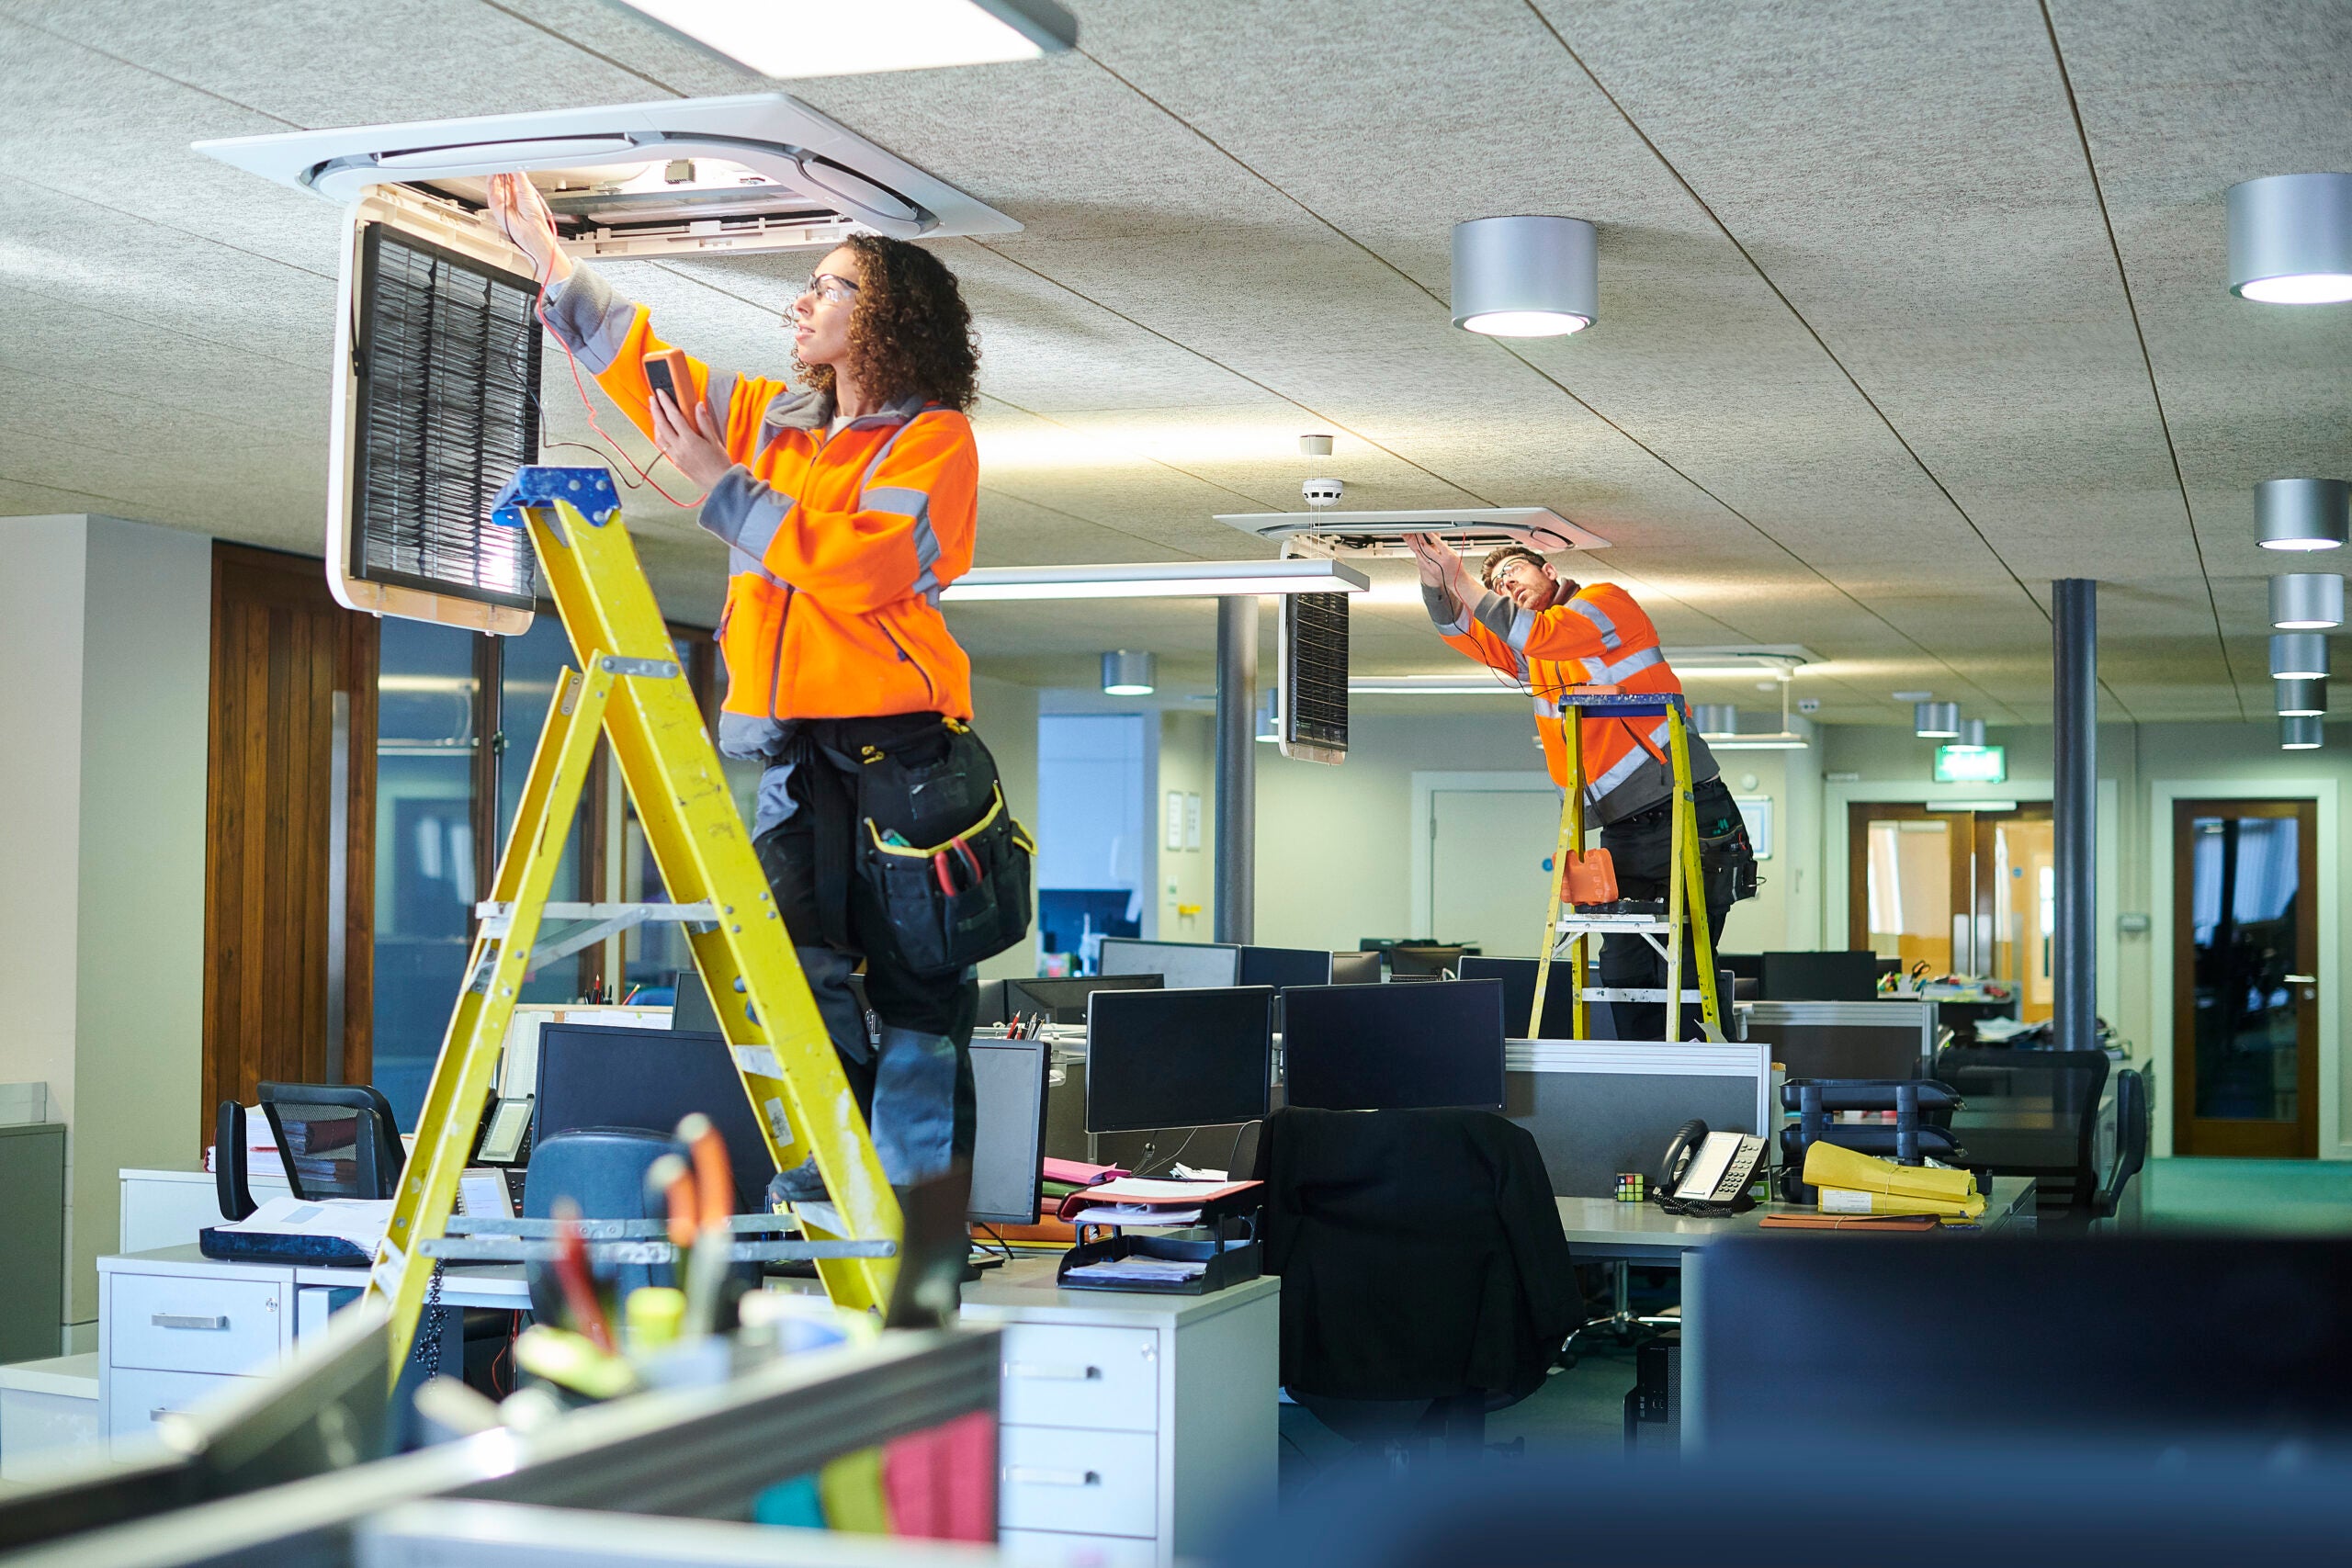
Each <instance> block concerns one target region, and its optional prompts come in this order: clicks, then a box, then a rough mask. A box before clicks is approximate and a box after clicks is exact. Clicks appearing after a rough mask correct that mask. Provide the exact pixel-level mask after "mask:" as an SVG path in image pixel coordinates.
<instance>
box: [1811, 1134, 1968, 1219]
mask: <svg viewBox="0 0 2352 1568" xmlns="http://www.w3.org/2000/svg"><path fill="white" fill-rule="evenodd" d="M1804 1180H1805V1185H1806V1186H1808V1187H1815V1188H1818V1189H1820V1190H1821V1212H1822V1213H1825V1214H1938V1215H1943V1216H1947V1217H1950V1218H1953V1219H1969V1220H1973V1219H1975V1218H1976V1217H1977V1216H1978V1215H1980V1214H1982V1213H1984V1212H1985V1196H1984V1194H1983V1193H1981V1192H1979V1191H1977V1190H1976V1178H1975V1177H1973V1176H1972V1175H1970V1174H1969V1173H1968V1172H1967V1171H1964V1170H1946V1169H1944V1168H1940V1167H1935V1166H1917V1165H1897V1164H1895V1163H1894V1161H1893V1160H1891V1159H1877V1158H1874V1157H1872V1156H1870V1155H1865V1154H1857V1153H1855V1152H1854V1151H1853V1150H1852V1149H1849V1148H1844V1147H1841V1146H1840V1145H1837V1144H1833V1143H1829V1142H1827V1141H1826V1140H1815V1142H1814V1143H1813V1144H1811V1145H1807V1147H1806V1149H1805V1152H1804Z"/></svg>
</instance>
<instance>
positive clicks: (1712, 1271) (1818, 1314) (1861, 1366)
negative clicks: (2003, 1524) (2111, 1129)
mask: <svg viewBox="0 0 2352 1568" xmlns="http://www.w3.org/2000/svg"><path fill="white" fill-rule="evenodd" d="M1689 1288H1690V1287H1689V1286H1688V1285H1687V1284H1686V1286H1685V1289H1686V1292H1687V1291H1688V1290H1689ZM1701 1290H1702V1292H1703V1299H1702V1302H1700V1303H1691V1302H1690V1301H1689V1298H1688V1296H1687V1295H1686V1308H1687V1312H1686V1322H1687V1323H1688V1324H1689V1325H1691V1326H1690V1327H1686V1329H1685V1333H1686V1335H1688V1334H1690V1333H1691V1332H1692V1331H1693V1330H1694V1329H1695V1331H1696V1333H1697V1334H1698V1336H1699V1348H1700V1350H1701V1353H1702V1355H1703V1357H1704V1364H1705V1366H1706V1379H1705V1382H1704V1389H1703V1393H1702V1395H1701V1398H1702V1401H1703V1406H1702V1407H1703V1411H1704V1421H1705V1427H1706V1434H1707V1447H1708V1449H1709V1450H1717V1451H1720V1450H1724V1449H1730V1448H1737V1449H1743V1450H1758V1449H1760V1448H1764V1447H1767V1446H1769V1447H1770V1449H1771V1450H1772V1451H1773V1452H1775V1453H1777V1454H1781V1455H1787V1454H1792V1453H1804V1452H1810V1451H1813V1450H1815V1449H1816V1448H1817V1447H1820V1446H1823V1445H1826V1444H1829V1443H1833V1442H1834V1443H1837V1444H1840V1445H1852V1444H1856V1443H1875V1444H1880V1445H1893V1446H1898V1447H1899V1446H1903V1445H1906V1444H1907V1445H1917V1444H1939V1445H1944V1446H1947V1447H1949V1448H1951V1449H1952V1450H1955V1451H1957V1450H1961V1449H1963V1448H1965V1449H1981V1448H1982V1447H1983V1445H1985V1443H1987V1442H1990V1443H1992V1444H1994V1445H1996V1446H1997V1445H2000V1444H2013V1443H2015V1442H2016V1441H2018V1438H2020V1437H2021V1436H2022V1435H2027V1434H2030V1436H2031V1437H2032V1438H2033V1439H2034V1440H2035V1441H2037V1442H2040V1443H2042V1444H2045V1445H2052V1446H2055V1445H2059V1444H2069V1445H2074V1446H2075V1448H2076V1449H2077V1450H2078V1451H2082V1450H2092V1449H2102V1448H2103V1449H2109V1450H2112V1449H2116V1448H2120V1449H2122V1450H2126V1451H2129V1452H2131V1453H2135V1454H2138V1455H2140V1456H2143V1460H2144V1459H2154V1458H2156V1457H2157V1456H2158V1455H2161V1454H2172V1455H2175V1456H2176V1457H2177V1462H2178V1463H2179V1464H2180V1465H2181V1466H2184V1467H2185V1469H2186V1471H2187V1472H2194V1471H2195V1469H2196V1468H2197V1465H2198V1462H2199V1461H2198V1459H2197V1458H2196V1457H2195V1455H2194V1454H2193V1453H2183V1452H2182V1450H2194V1449H2197V1448H2199V1447H2200V1446H2204V1445H2211V1446H2212V1447H2213V1448H2214V1449H2216V1450H2221V1451H2222V1452H2231V1451H2234V1452H2239V1453H2244V1452H2246V1451H2248V1450H2257V1451H2258V1450H2263V1449H2269V1448H2277V1447H2280V1446H2283V1447H2285V1448H2287V1449H2288V1450H2290V1451H2292V1450H2303V1451H2306V1452H2308V1451H2311V1450H2313V1449H2317V1450H2319V1451H2323V1452H2324V1451H2326V1450H2329V1449H2334V1450H2336V1451H2338V1452H2341V1451H2342V1450H2343V1449H2344V1447H2345V1445H2346V1444H2347V1442H2352V1402H2347V1401H2346V1399H2345V1398H2344V1389H2345V1388H2346V1385H2347V1383H2352V1241H2346V1240H2343V1239H2337V1238H2331V1239H2324V1240H2323V1239H2304V1238H2300V1237H2298V1238H2291V1239H2290V1238H2287V1237H2262V1238H2255V1237H2237V1236H2231V1237H2222V1236H2215V1235H2205V1236H2193V1237H2180V1238H2172V1237H2144V1238H2143V1237H2135V1236H2130V1235H2122V1236H2067V1237H2051V1236H2043V1237H2041V1238H2037V1239H2031V1240H2025V1239H2020V1240H2017V1241H2010V1240H2007V1239H2005V1238H2002V1237H1999V1236H1985V1237H1980V1238H1977V1239H1973V1240H1968V1239H1959V1240H1948V1241H1946V1242H1944V1243H1942V1244H1941V1245H1938V1244H1937V1242H1936V1241H1935V1239H1934V1238H1933V1237H1929V1238H1927V1239H1926V1240H1925V1241H1922V1240H1921V1239H1920V1238H1918V1237H1905V1236H1884V1237H1876V1236H1869V1237H1865V1236H1854V1237H1849V1238H1845V1239H1843V1240H1838V1241H1833V1242H1832V1243H1831V1244H1830V1245H1826V1246H1805V1245H1794V1244H1791V1243H1790V1242H1789V1241H1788V1240H1786V1239H1785V1238H1768V1237H1761V1236H1759V1237H1756V1238H1753V1239H1742V1238H1738V1237H1733V1238H1730V1239H1728V1240H1726V1241H1724V1243H1722V1244H1721V1245H1720V1246H1716V1247H1709V1248H1708V1249H1707V1268H1706V1272H1705V1276H1704V1279H1703V1281H1702V1286H1701ZM2224 1324H2226V1325H2235V1326H2234V1327H2233V1331H2231V1332H2226V1333H2220V1334H2217V1333H2215V1332H2214V1331H2213V1330H2214V1327H2215V1325H2224ZM1962 1347H1967V1349H1965V1350H1963V1349H1962ZM2190 1347H2194V1352H2193V1353H2191V1351H2190ZM2171 1463H2172V1461H2165V1463H2164V1464H2161V1465H2160V1466H2159V1468H2169V1467H2170V1465H2171Z"/></svg>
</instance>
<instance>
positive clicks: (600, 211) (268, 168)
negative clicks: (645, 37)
mask: <svg viewBox="0 0 2352 1568" xmlns="http://www.w3.org/2000/svg"><path fill="white" fill-rule="evenodd" d="M195 148H196V151H197V152H202V153H205V154H206V155H207V156H209V157H213V158H217V159H219V160H220V162H222V163H224V164H232V165H233V166H234V167H237V168H240V169H243V170H245V171H247V172H248V173H251V174H256V175H262V176H263V177H264V178H266V179H272V180H276V181H277V183H279V184H280V185H286V186H293V187H294V188H295V189H297V190H307V191H311V192H314V193H315V194H317V195H319V196H322V197H326V198H327V199H329V200H331V201H336V202H342V203H345V204H348V203H351V202H354V201H356V200H358V199H359V198H360V197H363V196H366V195H367V194H368V192H369V191H370V190H372V189H378V188H380V187H382V186H405V187H407V188H408V189H409V190H411V191H413V192H415V193H417V194H419V195H422V196H424V197H429V198H432V199H434V200H436V201H439V202H441V203H444V204H446V205H452V206H455V207H457V208H459V209H465V210H467V211H469V212H480V211H481V210H482V209H484V207H485V206H486V205H487V193H488V181H489V176H491V175H496V174H507V173H515V172H520V173H524V174H527V175H530V178H531V183H532V184H533V185H535V186H537V187H538V188H539V193H540V194H541V195H542V196H543V197H546V198H547V203H548V209H549V210H550V211H551V212H553V213H554V214H555V220H556V229H557V232H558V235H559V237H560V239H561V241H562V243H563V247H564V249H565V250H566V251H567V252H568V253H570V254H572V255H575V256H582V257H596V256H673V255H681V254H706V253H711V252H733V253H756V252H762V251H782V250H798V249H803V248H808V247H813V246H820V245H833V244H838V243H840V242H841V241H842V240H843V239H845V238H847V237H848V236H849V235H851V234H854V233H861V232H871V233H877V234H888V235H889V236H891V237H892V238H893V239H899V240H916V239H944V238H947V237H949V236H952V235H962V234H1010V233H1016V232H1018V231H1020V228H1021V225H1020V224H1019V223H1017V222H1015V221H1013V220H1012V219H1010V218H1008V217H1006V216H1005V215H1004V214H1003V213H1001V212H999V211H998V210H996V209H994V208H992V207H989V206H988V205H987V204H986V203H984V202H980V201H976V200H974V199H973V198H972V197H968V196H967V195H965V194H964V193H963V192H962V191H959V190H957V189H956V187H955V186H951V185H948V184H947V183H946V182H945V181H944V180H941V179H938V178H936V177H934V176H933V175H929V174H926V173H925V172H924V171H922V169H919V168H917V167H915V166H914V165H913V164H909V163H906V162H905V161H903V160H901V159H899V158H897V157H894V156H892V155H891V154H890V153H888V152H884V151H883V150H882V149H881V148H879V147H876V145H875V144H874V143H873V142H871V141H866V140H865V138H864V137H862V136H860V135H858V134H857V133H856V132H855V131H853V130H849V129H848V128H847V127H846V126H842V125H839V124H836V123H835V122H833V121H832V120H830V119H828V118H825V117H824V116H823V115H821V114H819V113H818V112H817V111H816V110H815V109H812V108H810V107H809V106H808V105H806V104H804V103H802V102H800V101H799V100H798V99H797V98H794V97H792V96H788V95H786V94H784V93H750V94H742V95H739V96H731V97H723V98H671V99H665V100H663V101H662V102H659V103H650V104H620V105H615V106H610V107H602V108H584V109H558V110H554V111H552V112H548V113H544V114H502V115H481V116H476V117H473V118H465V119H442V120H424V121H415V122H412V123H409V124H405V125H372V126H361V127H357V128H355V129H352V130H304V131H296V132H292V133H290V134H287V135H280V136H241V137H234V138H231V139H228V140H224V141H199V142H197V143H196V144H195Z"/></svg>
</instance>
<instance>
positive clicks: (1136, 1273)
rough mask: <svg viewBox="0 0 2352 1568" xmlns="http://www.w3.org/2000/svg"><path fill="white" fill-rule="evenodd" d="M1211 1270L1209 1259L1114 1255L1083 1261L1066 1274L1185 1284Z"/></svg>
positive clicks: (1101, 1281)
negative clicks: (1205, 1260) (1207, 1260)
mask: <svg viewBox="0 0 2352 1568" xmlns="http://www.w3.org/2000/svg"><path fill="white" fill-rule="evenodd" d="M1208 1271H1209V1266H1208V1265H1207V1264H1206V1263H1192V1262H1187V1261H1184V1260H1183V1259H1181V1258H1105V1259H1104V1260H1103V1262H1100V1263H1083V1264H1080V1266H1079V1267H1077V1268H1075V1269H1071V1270H1070V1271H1069V1274H1068V1275H1067V1276H1066V1278H1069V1279H1072V1280H1089V1281H1091V1282H1093V1283H1096V1284H1126V1285H1181V1284H1183V1283H1184V1282H1185V1281H1186V1280H1197V1279H1199V1278H1200V1277H1201V1276H1202V1275H1204V1274H1205V1273H1207V1272H1208Z"/></svg>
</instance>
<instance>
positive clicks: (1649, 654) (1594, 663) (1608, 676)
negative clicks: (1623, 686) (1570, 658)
mask: <svg viewBox="0 0 2352 1568" xmlns="http://www.w3.org/2000/svg"><path fill="white" fill-rule="evenodd" d="M1665 662H1666V655H1665V653H1664V652H1662V651H1661V650H1659V649H1656V648H1645V649H1642V650H1641V651H1640V652H1639V653H1629V654H1627V655H1626V656H1625V657H1624V658H1623V659H1621V660H1618V661H1617V662H1616V663H1614V664H1607V663H1603V662H1602V661H1601V660H1598V659H1579V660H1577V663H1579V664H1581V665H1583V666H1584V672H1585V675H1586V676H1587V677H1588V678H1589V680H1590V681H1591V682H1592V683H1593V684H1594V685H1596V686H1614V685H1616V684H1617V683H1618V682H1621V681H1623V680H1624V679H1625V677H1626V676H1628V675H1638V674H1640V673H1641V672H1642V671H1645V670H1649V669H1653V668H1655V667H1656V666H1657V665H1660V664H1663V663H1665Z"/></svg>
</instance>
